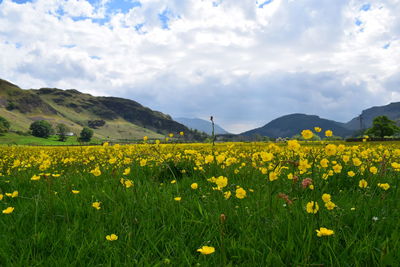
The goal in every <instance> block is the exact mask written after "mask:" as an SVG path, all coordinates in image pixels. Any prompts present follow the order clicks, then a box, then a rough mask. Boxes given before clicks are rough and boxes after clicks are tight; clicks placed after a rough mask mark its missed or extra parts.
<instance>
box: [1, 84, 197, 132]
mask: <svg viewBox="0 0 400 267" xmlns="http://www.w3.org/2000/svg"><path fill="white" fill-rule="evenodd" d="M0 116H2V117H4V118H6V119H7V120H9V121H10V122H11V129H12V130H14V131H28V129H29V126H30V124H31V123H32V122H33V121H35V120H41V119H43V120H47V121H49V122H50V123H52V124H53V125H56V124H57V123H64V124H66V125H67V126H68V127H69V128H70V129H71V131H72V132H73V133H75V134H79V132H80V131H81V129H82V127H83V126H92V128H93V127H94V128H95V129H94V132H95V137H97V138H100V139H108V140H113V139H114V140H117V139H140V138H142V137H143V136H145V135H146V136H148V137H149V138H162V137H164V136H165V135H166V134H168V133H177V132H180V131H183V132H185V136H186V137H187V138H189V139H199V138H201V137H200V136H199V134H197V133H194V132H193V131H191V130H189V129H188V128H187V127H185V126H184V125H182V124H180V123H178V122H176V121H174V120H172V118H171V117H170V116H169V115H165V114H163V113H161V112H158V111H153V110H151V109H149V108H147V107H144V106H142V105H141V104H139V103H137V102H135V101H133V100H129V99H123V98H117V97H95V96H92V95H89V94H84V93H81V92H79V91H77V90H73V89H72V90H61V89H56V88H41V89H39V90H34V89H30V90H23V89H21V88H20V87H18V86H17V85H15V84H12V83H10V82H8V81H5V80H1V79H0ZM91 122H92V123H93V122H101V123H99V124H97V127H95V126H93V124H96V123H93V124H91ZM103 123H104V125H102V124H103Z"/></svg>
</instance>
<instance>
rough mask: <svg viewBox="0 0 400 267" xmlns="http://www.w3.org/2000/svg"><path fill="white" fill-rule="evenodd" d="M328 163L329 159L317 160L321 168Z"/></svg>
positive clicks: (325, 166) (326, 166)
mask: <svg viewBox="0 0 400 267" xmlns="http://www.w3.org/2000/svg"><path fill="white" fill-rule="evenodd" d="M328 163H329V160H327V159H321V161H320V162H319V164H320V165H321V167H322V168H328Z"/></svg>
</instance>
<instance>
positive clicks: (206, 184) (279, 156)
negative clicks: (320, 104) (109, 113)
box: [0, 140, 400, 266]
mask: <svg viewBox="0 0 400 267" xmlns="http://www.w3.org/2000/svg"><path fill="white" fill-rule="evenodd" d="M0 173H1V175H0V208H1V210H2V213H1V214H0V224H1V227H0V264H1V266H39V265H40V266H42V265H46V266H56V265H57V264H58V265H59V266H68V265H71V266H76V265H79V266H100V265H101V266H102V265H107V266H121V265H126V266H165V265H170V266H385V265H387V266H396V265H397V264H398V263H399V262H400V253H399V251H400V231H399V227H400V224H399V219H400V204H399V200H400V194H399V181H400V144H397V143H381V144H372V142H371V143H369V142H364V143H357V144H344V143H324V142H297V141H294V140H292V141H288V142H287V143H280V144H275V143H219V144H216V145H215V146H213V145H212V144H160V143H158V142H157V143H156V144H150V143H147V141H146V140H145V141H143V144H137V145H114V146H111V145H108V144H105V145H103V146H92V147H62V148H60V147H23V146H21V147H15V146H7V147H6V146H3V147H1V150H0Z"/></svg>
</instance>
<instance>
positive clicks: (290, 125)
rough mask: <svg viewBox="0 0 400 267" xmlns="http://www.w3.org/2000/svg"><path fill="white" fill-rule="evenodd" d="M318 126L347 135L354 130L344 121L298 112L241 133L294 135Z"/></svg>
mask: <svg viewBox="0 0 400 267" xmlns="http://www.w3.org/2000/svg"><path fill="white" fill-rule="evenodd" d="M316 126H318V127H320V128H322V130H323V131H325V130H332V131H333V134H334V135H337V136H342V137H346V136H350V135H351V134H352V131H351V130H349V129H347V128H345V125H344V124H343V123H340V122H336V121H332V120H327V119H322V118H320V117H318V116H315V115H306V114H300V113H296V114H290V115H286V116H282V117H279V118H277V119H275V120H272V121H271V122H269V123H267V124H266V125H264V126H262V127H260V128H256V129H253V130H250V131H247V132H244V133H241V135H244V136H253V135H261V136H268V137H272V138H277V137H292V136H294V135H296V134H299V133H301V131H302V130H304V129H310V130H312V129H314V127H316ZM322 134H323V132H321V135H322Z"/></svg>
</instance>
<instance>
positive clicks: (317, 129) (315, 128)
mask: <svg viewBox="0 0 400 267" xmlns="http://www.w3.org/2000/svg"><path fill="white" fill-rule="evenodd" d="M314 131H316V132H317V133H320V132H321V131H322V129H321V128H320V127H314Z"/></svg>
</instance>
